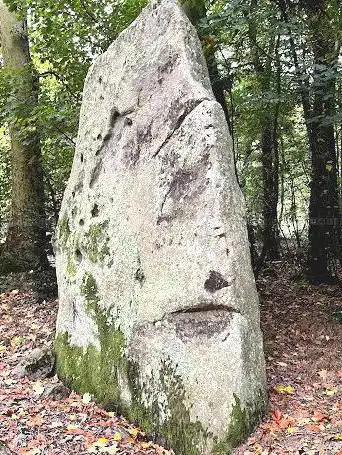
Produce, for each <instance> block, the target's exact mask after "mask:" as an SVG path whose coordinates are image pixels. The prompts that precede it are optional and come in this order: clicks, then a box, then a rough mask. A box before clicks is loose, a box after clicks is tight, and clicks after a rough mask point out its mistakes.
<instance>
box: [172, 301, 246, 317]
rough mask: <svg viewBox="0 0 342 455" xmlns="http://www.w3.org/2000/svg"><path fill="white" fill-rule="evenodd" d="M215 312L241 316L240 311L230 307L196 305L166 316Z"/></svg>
mask: <svg viewBox="0 0 342 455" xmlns="http://www.w3.org/2000/svg"><path fill="white" fill-rule="evenodd" d="M215 311H226V312H227V313H239V314H241V311H240V310H238V309H237V308H233V307H231V306H227V305H210V304H206V305H197V306H192V307H188V308H182V309H180V310H176V311H173V312H172V313H169V314H168V315H167V316H169V315H177V314H184V313H205V312H215ZM164 317H165V316H164Z"/></svg>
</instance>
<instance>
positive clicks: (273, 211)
mask: <svg viewBox="0 0 342 455" xmlns="http://www.w3.org/2000/svg"><path fill="white" fill-rule="evenodd" d="M257 8H258V0H251V3H250V17H252V18H253V17H254V11H255V10H256V9H257ZM249 41H250V49H251V54H252V63H253V66H254V71H255V73H256V76H257V80H258V83H259V87H260V92H261V93H262V94H263V93H267V92H270V91H271V89H272V87H271V85H272V76H273V68H272V61H271V60H272V59H271V56H270V55H271V54H273V53H276V52H277V47H278V46H279V39H278V41H277V42H275V41H274V38H273V37H271V41H270V44H269V50H268V55H267V56H266V61H265V62H263V61H262V60H264V59H265V57H264V59H262V58H261V56H260V49H259V47H258V43H257V24H256V23H255V21H254V20H253V19H249ZM279 77H280V73H279V70H278V73H277V89H278V85H279V83H280V82H279V81H280V79H279ZM277 91H279V90H277ZM274 106H275V107H274ZM278 111H279V102H277V103H275V104H274V103H266V105H265V106H262V108H261V109H260V147H261V164H262V177H263V200H262V205H263V209H262V213H263V223H264V226H263V249H262V253H261V255H260V260H262V261H264V260H275V259H279V229H278V213H277V209H278V195H279V181H278V180H279V179H278V177H279V152H278V115H279V112H278ZM260 266H261V264H259V267H260Z"/></svg>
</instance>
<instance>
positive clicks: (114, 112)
mask: <svg viewBox="0 0 342 455" xmlns="http://www.w3.org/2000/svg"><path fill="white" fill-rule="evenodd" d="M119 117H120V112H119V111H118V110H117V108H116V107H113V109H112V110H111V112H110V118H109V126H110V128H113V126H114V125H115V122H116V121H117V119H118V118H119Z"/></svg>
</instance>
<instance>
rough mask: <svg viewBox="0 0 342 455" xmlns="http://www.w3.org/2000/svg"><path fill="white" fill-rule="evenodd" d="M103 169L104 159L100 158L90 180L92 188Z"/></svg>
mask: <svg viewBox="0 0 342 455" xmlns="http://www.w3.org/2000/svg"><path fill="white" fill-rule="evenodd" d="M101 170H102V160H100V161H99V162H98V163H97V164H96V166H95V167H94V169H93V172H92V173H91V177H90V182H89V187H90V188H92V187H93V186H94V184H95V183H96V182H97V180H98V178H99V176H100V173H101Z"/></svg>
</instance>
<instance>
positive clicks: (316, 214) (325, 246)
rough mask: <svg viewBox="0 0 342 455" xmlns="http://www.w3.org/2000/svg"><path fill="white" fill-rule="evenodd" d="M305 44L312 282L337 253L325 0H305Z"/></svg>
mask: <svg viewBox="0 0 342 455" xmlns="http://www.w3.org/2000/svg"><path fill="white" fill-rule="evenodd" d="M303 3H304V5H303V6H304V7H305V10H306V12H307V14H308V25H309V30H310V38H309V39H310V44H311V47H312V52H313V56H314V78H313V104H312V111H311V125H312V127H311V129H310V141H309V142H310V148H311V150H310V151H311V162H312V179H311V195H310V205H309V221H310V224H309V256H308V265H309V274H310V278H311V280H312V281H313V282H319V283H329V282H331V281H334V280H335V279H336V277H335V267H334V262H335V260H336V258H338V257H339V237H340V219H339V218H340V214H339V197H338V183H337V153H336V143H335V130H334V124H333V120H332V119H333V116H334V115H335V96H336V93H335V91H336V68H337V58H338V53H336V48H337V46H336V44H337V43H336V36H335V34H334V31H333V29H332V26H331V24H330V20H329V15H328V12H327V2H326V1H325V0H316V2H315V4H312V3H310V2H308V1H307V0H305V1H304V2H303Z"/></svg>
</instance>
